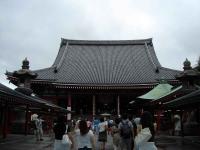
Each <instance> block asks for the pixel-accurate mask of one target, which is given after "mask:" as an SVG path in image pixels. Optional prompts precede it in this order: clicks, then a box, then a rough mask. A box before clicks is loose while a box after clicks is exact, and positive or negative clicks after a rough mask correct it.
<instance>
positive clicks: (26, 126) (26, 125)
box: [24, 105, 29, 135]
mask: <svg viewBox="0 0 200 150" xmlns="http://www.w3.org/2000/svg"><path fill="white" fill-rule="evenodd" d="M28 111H29V106H28V105H26V118H25V119H26V120H25V132H24V133H25V135H27V134H28V117H29V115H28V113H29V112H28Z"/></svg>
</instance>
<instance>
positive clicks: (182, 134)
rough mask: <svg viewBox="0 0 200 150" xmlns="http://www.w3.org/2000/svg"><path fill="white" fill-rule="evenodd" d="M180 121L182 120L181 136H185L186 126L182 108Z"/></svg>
mask: <svg viewBox="0 0 200 150" xmlns="http://www.w3.org/2000/svg"><path fill="white" fill-rule="evenodd" d="M180 117H181V118H180V121H181V136H182V137H184V128H183V110H181V115H180Z"/></svg>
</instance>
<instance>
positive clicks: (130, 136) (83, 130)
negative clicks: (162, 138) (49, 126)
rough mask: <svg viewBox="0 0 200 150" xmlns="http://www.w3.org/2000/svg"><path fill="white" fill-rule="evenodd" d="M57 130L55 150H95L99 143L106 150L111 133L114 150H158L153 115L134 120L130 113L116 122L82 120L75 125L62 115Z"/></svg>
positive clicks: (109, 120) (149, 114) (55, 128)
mask: <svg viewBox="0 0 200 150" xmlns="http://www.w3.org/2000/svg"><path fill="white" fill-rule="evenodd" d="M53 131H54V134H55V142H54V150H95V149H96V145H97V143H98V145H99V148H100V150H105V149H106V142H107V140H108V135H109V134H110V136H111V137H112V141H113V149H114V150H157V148H156V146H155V144H154V135H155V128H154V124H153V117H152V115H151V113H149V112H143V114H142V115H141V116H140V117H138V118H134V119H133V118H131V117H129V116H128V115H127V114H123V115H122V116H121V117H116V118H114V119H113V120H112V119H106V117H100V118H99V119H98V118H95V119H94V120H93V121H89V120H88V119H84V118H79V119H78V120H77V121H76V122H75V121H73V123H72V124H71V123H70V124H69V123H67V122H66V118H65V117H64V116H59V117H58V118H57V120H56V122H55V124H54V127H53Z"/></svg>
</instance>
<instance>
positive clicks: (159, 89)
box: [138, 83, 173, 100]
mask: <svg viewBox="0 0 200 150" xmlns="http://www.w3.org/2000/svg"><path fill="white" fill-rule="evenodd" d="M172 87H173V86H172V85H170V84H168V83H161V84H158V85H157V86H156V87H154V88H153V89H152V90H151V91H149V92H148V93H146V94H144V95H142V96H139V97H138V98H140V99H148V100H157V99H160V98H161V97H163V95H166V94H167V93H170V92H171V89H172Z"/></svg>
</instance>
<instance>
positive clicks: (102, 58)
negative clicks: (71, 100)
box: [35, 39, 180, 85]
mask: <svg viewBox="0 0 200 150" xmlns="http://www.w3.org/2000/svg"><path fill="white" fill-rule="evenodd" d="M35 72H36V73H37V74H38V77H37V78H36V79H41V80H51V81H55V82H62V83H67V84H95V85H96V84H99V85H102V84H124V85H126V84H140V83H152V82H157V79H161V78H165V79H169V80H171V79H172V80H174V79H175V77H174V76H175V75H176V74H179V73H180V72H179V71H177V70H172V69H168V68H164V67H162V66H161V65H160V63H159V61H158V59H157V57H156V54H155V51H154V47H153V44H152V39H145V40H125V41H84V40H67V39H62V41H61V44H60V49H59V52H58V55H57V57H56V60H55V62H54V63H53V65H52V66H51V67H49V68H45V69H41V70H36V71H35Z"/></svg>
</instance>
